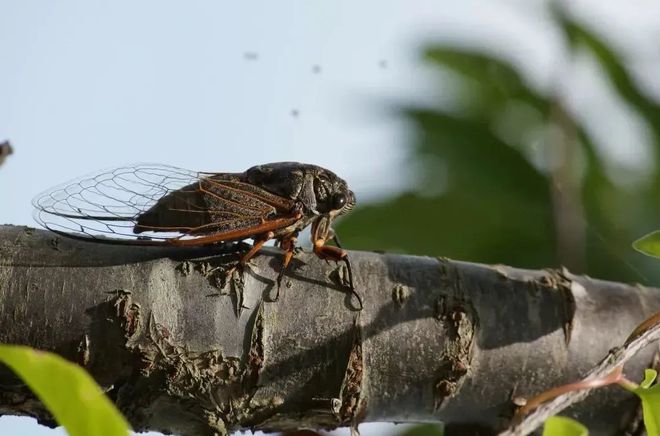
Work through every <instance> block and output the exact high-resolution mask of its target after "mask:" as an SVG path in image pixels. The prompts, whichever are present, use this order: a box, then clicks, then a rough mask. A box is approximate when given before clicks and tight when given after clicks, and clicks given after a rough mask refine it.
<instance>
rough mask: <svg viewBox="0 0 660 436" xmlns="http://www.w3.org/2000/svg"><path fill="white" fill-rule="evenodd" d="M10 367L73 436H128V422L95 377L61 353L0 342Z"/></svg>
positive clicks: (2, 355)
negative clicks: (95, 380) (60, 354)
mask: <svg viewBox="0 0 660 436" xmlns="http://www.w3.org/2000/svg"><path fill="white" fill-rule="evenodd" d="M0 362H2V363H4V364H6V365H7V366H8V367H10V368H11V369H12V370H13V371H14V372H15V373H16V374H17V375H18V376H19V377H20V378H21V379H22V380H23V381H24V382H25V383H26V384H27V385H28V386H29V387H30V389H32V391H33V392H34V393H35V394H36V396H37V397H38V398H39V399H40V400H41V401H42V402H43V403H44V405H45V406H46V407H47V408H48V410H49V411H50V412H51V413H52V414H53V416H54V418H55V420H56V421H57V422H58V423H59V424H61V425H63V426H64V428H65V429H66V431H67V433H68V434H69V435H70V436H119V435H121V436H125V435H127V434H128V431H129V425H128V423H127V422H126V419H125V418H124V417H123V416H122V415H121V414H120V413H119V411H118V410H117V409H116V408H115V406H114V405H113V404H112V402H111V401H110V400H109V399H108V397H106V396H105V394H104V393H103V391H102V390H101V388H99V386H98V385H97V384H96V383H95V382H94V379H92V377H91V376H90V375H89V374H88V373H87V372H86V371H85V370H84V369H83V368H81V367H79V366H78V365H76V364H74V363H71V362H69V361H68V360H65V359H63V358H62V357H60V356H58V355H56V354H53V353H48V352H45V351H39V350H34V349H32V348H30V347H25V346H19V345H0Z"/></svg>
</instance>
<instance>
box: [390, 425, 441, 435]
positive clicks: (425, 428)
mask: <svg viewBox="0 0 660 436" xmlns="http://www.w3.org/2000/svg"><path fill="white" fill-rule="evenodd" d="M444 434H445V432H444V430H443V429H442V425H440V424H420V425H417V426H415V427H413V428H410V429H408V430H406V431H404V432H403V433H401V435H400V436H443V435H444Z"/></svg>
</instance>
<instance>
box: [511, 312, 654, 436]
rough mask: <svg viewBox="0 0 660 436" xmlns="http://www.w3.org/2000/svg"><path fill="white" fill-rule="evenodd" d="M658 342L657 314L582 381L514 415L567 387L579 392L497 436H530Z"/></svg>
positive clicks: (557, 399)
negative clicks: (546, 421)
mask: <svg viewBox="0 0 660 436" xmlns="http://www.w3.org/2000/svg"><path fill="white" fill-rule="evenodd" d="M658 339H660V312H658V313H656V314H655V315H653V316H652V317H650V318H648V319H647V320H645V321H644V322H643V323H641V324H640V325H639V326H638V327H637V328H636V329H635V330H634V331H633V333H632V334H631V335H630V336H629V337H628V339H626V342H625V343H624V344H623V345H622V346H620V347H616V348H613V349H612V350H610V352H609V353H608V354H607V356H606V357H605V358H604V359H603V360H601V362H600V363H599V364H598V365H596V366H595V367H594V368H593V369H592V370H591V371H590V372H589V373H588V374H587V376H586V377H585V378H584V379H583V380H582V381H580V382H577V383H572V384H570V385H566V386H564V387H559V388H554V389H551V390H549V391H546V392H543V393H541V394H540V395H538V396H537V397H535V398H532V399H531V400H529V401H528V403H527V405H525V406H523V408H522V409H521V410H520V412H521V413H519V414H518V415H521V414H523V413H525V412H527V411H528V410H532V409H534V408H536V407H537V406H538V405H539V404H540V403H542V402H543V401H545V400H546V399H547V398H552V397H554V395H551V394H552V393H555V392H558V391H563V392H565V391H566V390H567V388H570V387H571V386H573V387H574V386H579V387H580V388H581V389H580V390H572V391H570V392H566V393H563V394H561V395H559V396H556V397H555V398H554V399H553V400H551V401H548V402H547V403H544V404H542V405H540V406H538V408H536V409H535V410H534V411H533V412H531V413H530V414H529V415H527V417H525V418H524V419H523V420H522V421H520V422H517V423H514V424H513V425H511V426H510V427H509V428H508V429H507V430H505V431H504V432H502V433H500V434H499V436H524V435H527V434H530V433H531V432H533V431H534V430H536V429H537V428H539V427H540V426H541V425H542V424H543V422H544V421H545V420H546V419H548V418H549V417H551V416H554V415H556V414H558V413H559V412H561V411H562V410H564V409H566V408H567V407H569V406H571V405H573V404H575V403H577V402H579V401H582V400H583V399H584V398H586V397H587V395H589V393H590V392H591V391H592V390H593V389H595V388H597V387H600V386H604V385H607V384H611V383H613V382H617V379H618V378H619V377H618V376H619V375H620V374H621V370H622V369H623V365H624V364H625V363H626V362H627V361H628V360H630V359H631V358H632V357H633V356H635V354H637V353H638V352H639V351H641V350H643V349H644V348H645V347H646V346H647V345H649V344H651V343H653V342H655V341H657V340H658Z"/></svg>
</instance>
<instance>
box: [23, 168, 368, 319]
mask: <svg viewBox="0 0 660 436" xmlns="http://www.w3.org/2000/svg"><path fill="white" fill-rule="evenodd" d="M354 205H355V195H354V194H353V191H351V190H350V189H349V188H348V185H347V184H346V182H345V181H344V180H343V179H341V178H340V177H338V176H337V175H336V174H335V173H333V172H332V171H330V170H327V169H325V168H321V167H319V166H316V165H310V164H303V163H298V162H278V163H270V164H264V165H257V166H253V167H251V168H249V169H248V170H247V171H244V172H242V173H213V172H197V171H189V170H185V169H182V168H176V167H171V166H166V165H158V164H140V165H132V166H125V167H120V168H115V169H112V170H108V171H102V172H99V173H96V174H91V175H89V176H85V177H82V178H79V179H76V180H74V181H71V182H68V183H65V184H64V185H61V186H58V187H56V188H53V189H51V190H49V191H46V192H45V193H43V194H41V195H39V196H38V197H37V198H35V200H34V206H35V207H36V209H37V213H36V218H37V221H39V222H40V223H41V224H42V225H43V226H44V227H46V228H47V229H49V230H52V231H54V232H57V233H60V234H64V235H66V236H72V237H76V238H82V239H88V240H94V241H101V242H112V243H122V244H136V245H169V246H181V247H194V246H205V245H213V244H218V243H224V242H231V241H242V240H245V239H252V240H253V241H254V243H253V245H252V247H251V248H250V250H249V251H247V252H246V253H245V254H244V255H242V256H241V259H240V264H241V265H243V266H245V265H246V264H247V262H248V261H249V260H250V259H251V258H252V257H254V256H255V255H256V254H257V252H258V251H259V250H260V249H261V247H262V246H263V245H264V244H265V243H266V242H267V241H269V240H275V241H276V244H277V245H279V247H281V249H282V250H283V252H284V259H283V263H282V268H281V270H280V274H279V276H278V285H279V283H280V281H281V279H282V276H283V274H284V272H285V271H286V268H287V267H288V265H289V263H290V262H291V259H292V257H293V255H294V249H295V248H296V239H297V237H298V234H299V233H300V231H301V230H303V229H305V228H306V227H308V226H310V225H311V239H312V247H313V250H314V253H316V255H318V256H319V257H320V258H322V259H326V260H333V261H344V262H345V263H346V266H347V270H348V272H349V274H348V275H349V286H350V290H351V293H352V294H353V295H355V296H356V298H357V299H358V301H359V304H360V308H362V300H361V298H360V296H359V295H358V294H357V293H356V292H355V288H354V286H353V278H352V271H351V268H350V263H349V262H348V257H347V254H346V252H345V251H344V250H343V249H342V248H341V247H340V246H339V243H338V241H337V239H336V236H335V234H334V231H333V229H332V223H333V221H334V220H335V219H336V218H337V217H339V216H340V215H343V214H345V213H347V212H348V211H350V210H351V209H352V208H353V206H354ZM330 240H334V241H335V244H336V246H332V245H328V244H327V242H328V241H330ZM278 288H279V286H278Z"/></svg>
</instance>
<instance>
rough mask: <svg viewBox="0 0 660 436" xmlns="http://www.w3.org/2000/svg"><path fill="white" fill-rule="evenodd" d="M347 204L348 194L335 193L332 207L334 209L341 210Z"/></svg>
mask: <svg viewBox="0 0 660 436" xmlns="http://www.w3.org/2000/svg"><path fill="white" fill-rule="evenodd" d="M345 204H346V196H345V195H344V194H341V193H339V194H335V195H334V196H333V197H332V208H333V209H334V210H339V209H341V208H342V207H344V205H345Z"/></svg>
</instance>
